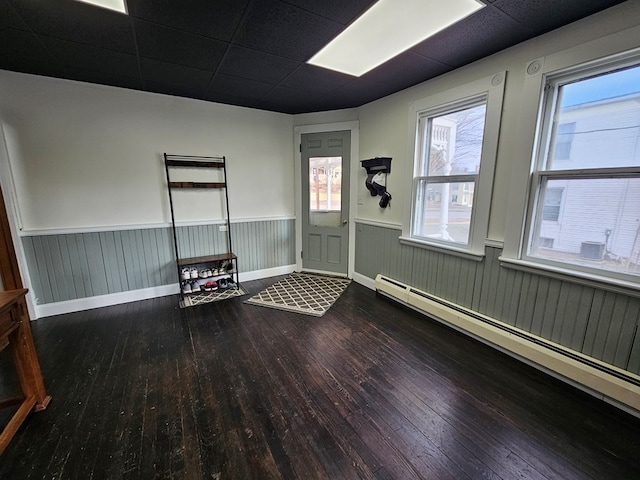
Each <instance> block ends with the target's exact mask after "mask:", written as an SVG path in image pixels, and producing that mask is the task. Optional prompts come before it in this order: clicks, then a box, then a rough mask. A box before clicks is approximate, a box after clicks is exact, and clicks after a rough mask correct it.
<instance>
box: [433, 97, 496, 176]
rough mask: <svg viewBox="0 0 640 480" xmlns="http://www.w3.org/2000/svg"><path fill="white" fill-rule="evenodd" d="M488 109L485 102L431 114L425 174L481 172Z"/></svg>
mask: <svg viewBox="0 0 640 480" xmlns="http://www.w3.org/2000/svg"><path fill="white" fill-rule="evenodd" d="M486 110H487V107H486V104H484V103H483V104H482V105H476V106H473V107H469V108H465V109H463V110H459V111H457V112H451V113H447V114H445V115H440V116H437V117H431V119H430V121H429V128H430V132H431V135H430V143H429V147H428V150H427V151H428V152H429V154H428V159H425V160H426V162H428V170H427V172H426V175H429V176H436V175H456V174H462V173H478V171H479V170H480V155H481V153H482V140H483V135H484V121H485V114H486ZM426 162H425V163H426Z"/></svg>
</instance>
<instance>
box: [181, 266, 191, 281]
mask: <svg viewBox="0 0 640 480" xmlns="http://www.w3.org/2000/svg"><path fill="white" fill-rule="evenodd" d="M180 278H182V280H189V279H190V278H191V272H190V271H189V269H188V268H183V269H182V271H181V272H180Z"/></svg>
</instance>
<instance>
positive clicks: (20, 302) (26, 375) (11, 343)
mask: <svg viewBox="0 0 640 480" xmlns="http://www.w3.org/2000/svg"><path fill="white" fill-rule="evenodd" d="M26 294H27V290H26V289H24V288H22V289H19V290H9V291H5V292H0V350H5V349H8V350H9V351H10V353H11V356H12V358H13V365H14V366H15V369H16V373H17V376H18V381H19V382H20V388H21V390H22V392H21V395H19V396H18V397H15V398H9V399H4V400H0V408H8V407H15V406H16V405H19V407H18V409H17V411H16V412H15V413H14V414H13V416H12V418H11V419H10V420H9V423H8V424H7V425H5V426H4V429H3V431H2V433H0V454H2V452H3V451H4V449H5V448H6V447H7V445H9V442H10V441H11V439H12V438H13V436H14V435H15V434H16V432H17V431H18V428H19V427H20V425H22V422H24V420H25V418H27V415H28V414H29V413H30V412H39V411H41V410H44V409H45V408H47V405H49V401H50V400H51V397H50V396H49V395H47V392H46V391H45V388H44V382H43V380H42V374H41V373H40V364H39V363H38V356H37V355H36V348H35V346H34V344H33V337H32V335H31V325H30V323H29V314H28V312H27V305H26V303H25V298H24V297H25V295H26Z"/></svg>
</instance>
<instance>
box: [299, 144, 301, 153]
mask: <svg viewBox="0 0 640 480" xmlns="http://www.w3.org/2000/svg"><path fill="white" fill-rule="evenodd" d="M298 147H300V153H302V144H300V145H298Z"/></svg>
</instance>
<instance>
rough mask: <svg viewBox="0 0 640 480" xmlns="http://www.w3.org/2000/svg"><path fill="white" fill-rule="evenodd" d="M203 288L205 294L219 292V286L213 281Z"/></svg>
mask: <svg viewBox="0 0 640 480" xmlns="http://www.w3.org/2000/svg"><path fill="white" fill-rule="evenodd" d="M202 288H204V291H205V292H215V291H216V290H218V284H217V283H216V282H215V281H213V280H209V281H208V282H205V284H204V285H203V286H202Z"/></svg>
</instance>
